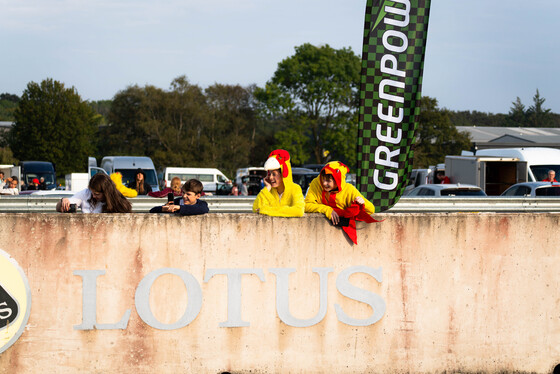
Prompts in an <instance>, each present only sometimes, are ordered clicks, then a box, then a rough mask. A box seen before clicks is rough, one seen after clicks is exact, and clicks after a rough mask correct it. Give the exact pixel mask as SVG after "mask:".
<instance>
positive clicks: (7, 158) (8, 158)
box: [0, 147, 18, 165]
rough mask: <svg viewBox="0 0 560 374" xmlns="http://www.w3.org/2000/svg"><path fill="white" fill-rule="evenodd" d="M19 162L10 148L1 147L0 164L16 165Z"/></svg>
mask: <svg viewBox="0 0 560 374" xmlns="http://www.w3.org/2000/svg"><path fill="white" fill-rule="evenodd" d="M17 162H18V160H17V159H16V158H15V157H14V154H13V153H12V150H11V149H10V147H0V164H2V165H16V164H17Z"/></svg>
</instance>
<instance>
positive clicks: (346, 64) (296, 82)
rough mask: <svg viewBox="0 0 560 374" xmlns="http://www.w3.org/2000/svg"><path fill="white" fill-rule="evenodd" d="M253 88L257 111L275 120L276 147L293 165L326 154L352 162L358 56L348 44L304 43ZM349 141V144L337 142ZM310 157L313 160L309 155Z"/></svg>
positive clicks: (321, 157) (322, 161)
mask: <svg viewBox="0 0 560 374" xmlns="http://www.w3.org/2000/svg"><path fill="white" fill-rule="evenodd" d="M295 50H296V53H295V54H294V55H293V56H290V57H288V58H286V59H284V60H283V61H282V62H280V63H279V64H278V68H277V70H276V72H275V73H274V76H273V77H272V79H271V80H270V81H269V82H268V83H267V84H266V86H265V88H263V89H258V90H257V91H256V98H257V100H258V101H259V103H260V105H261V106H260V108H261V115H263V116H264V117H265V118H267V119H268V120H269V121H271V122H273V123H276V124H279V125H280V126H279V128H277V129H276V130H277V133H276V136H275V138H276V141H277V146H278V147H280V148H285V149H286V150H288V151H290V152H291V154H292V157H293V159H294V164H298V163H303V162H306V161H312V162H317V163H324V162H325V161H326V160H327V157H328V156H327V155H330V157H332V158H333V159H339V160H342V161H344V162H347V163H349V164H350V165H353V164H355V160H356V155H355V150H351V151H350V150H349V148H355V144H356V139H357V116H356V115H355V113H356V112H357V110H358V106H359V105H358V88H359V80H360V58H359V57H358V56H356V55H355V54H354V53H353V52H352V50H351V49H350V48H342V49H338V50H337V49H333V48H331V47H330V46H328V45H324V46H320V47H316V46H313V45H311V44H303V45H301V46H299V47H296V48H295ZM348 140H353V141H352V143H351V144H352V145H353V146H352V147H347V146H341V143H344V142H346V141H348ZM311 158H312V160H310V159H311Z"/></svg>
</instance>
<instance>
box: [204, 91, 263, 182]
mask: <svg viewBox="0 0 560 374" xmlns="http://www.w3.org/2000/svg"><path fill="white" fill-rule="evenodd" d="M253 89H254V88H253V87H247V88H244V87H241V86H239V85H223V84H214V85H212V86H210V87H208V88H207V89H206V90H205V94H206V100H207V103H208V107H209V109H210V114H211V120H210V123H209V126H208V128H207V131H206V132H207V135H208V145H209V148H208V151H207V154H208V156H209V157H210V160H209V163H210V165H218V164H219V165H220V166H221V167H222V168H223V170H224V172H225V173H226V174H229V175H233V174H234V172H235V170H236V169H237V168H239V167H241V166H247V165H248V164H249V160H250V156H251V152H252V149H253V148H254V146H255V140H256V117H255V108H254V104H253V101H254V100H253V92H252V91H253Z"/></svg>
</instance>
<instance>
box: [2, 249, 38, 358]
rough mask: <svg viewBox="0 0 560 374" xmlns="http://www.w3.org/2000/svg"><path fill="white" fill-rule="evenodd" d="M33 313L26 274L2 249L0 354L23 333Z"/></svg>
mask: <svg viewBox="0 0 560 374" xmlns="http://www.w3.org/2000/svg"><path fill="white" fill-rule="evenodd" d="M30 312H31V289H30V288H29V282H28V281H27V277H26V276H25V273H24V272H23V270H22V269H21V267H20V266H19V265H18V263H17V262H16V260H14V259H13V258H12V257H11V256H10V255H9V254H7V253H6V252H4V251H3V250H1V249H0V353H2V352H4V351H5V350H6V349H8V348H9V347H10V346H11V345H12V344H14V343H15V342H16V340H18V338H19V337H20V336H21V334H22V333H23V330H24V329H25V326H26V325H27V320H28V319H29V313H30Z"/></svg>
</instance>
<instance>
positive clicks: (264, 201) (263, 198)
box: [253, 187, 274, 213]
mask: <svg viewBox="0 0 560 374" xmlns="http://www.w3.org/2000/svg"><path fill="white" fill-rule="evenodd" d="M273 204H274V196H272V193H270V191H269V190H268V189H267V188H266V187H265V188H263V189H262V190H261V191H260V192H259V194H258V195H257V197H256V198H255V201H254V202H253V212H255V213H256V212H257V209H259V210H260V212H261V213H262V210H263V209H266V208H267V207H269V206H270V205H273Z"/></svg>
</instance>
